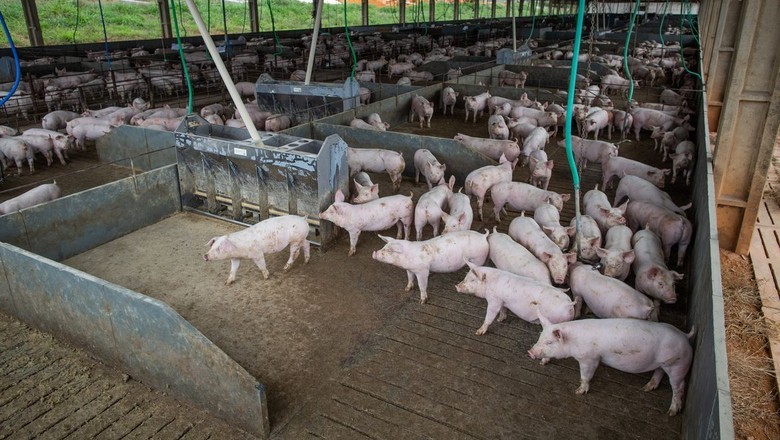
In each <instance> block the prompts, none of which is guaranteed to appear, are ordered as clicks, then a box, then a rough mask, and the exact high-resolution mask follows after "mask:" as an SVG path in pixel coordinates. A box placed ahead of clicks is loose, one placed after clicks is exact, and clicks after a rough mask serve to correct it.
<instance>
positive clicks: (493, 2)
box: [490, 0, 496, 18]
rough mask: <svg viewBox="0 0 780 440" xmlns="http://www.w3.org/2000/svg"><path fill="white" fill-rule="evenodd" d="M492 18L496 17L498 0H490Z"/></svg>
mask: <svg viewBox="0 0 780 440" xmlns="http://www.w3.org/2000/svg"><path fill="white" fill-rule="evenodd" d="M490 18H496V0H490Z"/></svg>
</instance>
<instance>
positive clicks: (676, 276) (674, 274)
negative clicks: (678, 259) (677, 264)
mask: <svg viewBox="0 0 780 440" xmlns="http://www.w3.org/2000/svg"><path fill="white" fill-rule="evenodd" d="M671 272H672V277H673V278H674V281H680V280H681V279H683V277H684V276H685V275H683V274H681V273H679V272H675V271H671Z"/></svg>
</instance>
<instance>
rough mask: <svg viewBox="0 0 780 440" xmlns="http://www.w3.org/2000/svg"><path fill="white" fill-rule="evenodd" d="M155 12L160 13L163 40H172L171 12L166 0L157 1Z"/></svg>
mask: <svg viewBox="0 0 780 440" xmlns="http://www.w3.org/2000/svg"><path fill="white" fill-rule="evenodd" d="M157 10H158V11H159V13H160V27H161V30H162V37H163V38H173V30H172V29H171V10H170V6H169V3H168V0H157Z"/></svg>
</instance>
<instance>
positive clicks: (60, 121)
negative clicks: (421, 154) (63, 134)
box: [41, 110, 79, 131]
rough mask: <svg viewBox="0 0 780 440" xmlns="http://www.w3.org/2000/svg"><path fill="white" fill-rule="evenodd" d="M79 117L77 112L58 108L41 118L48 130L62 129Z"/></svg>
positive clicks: (42, 124)
mask: <svg viewBox="0 0 780 440" xmlns="http://www.w3.org/2000/svg"><path fill="white" fill-rule="evenodd" d="M78 117H79V114H78V113H76V112H69V111H66V110H56V111H53V112H50V113H47V114H46V116H44V117H43V119H42V120H41V126H42V127H43V128H45V129H47V130H55V131H56V130H61V129H63V128H65V126H67V125H68V122H69V121H72V120H74V119H76V118H78Z"/></svg>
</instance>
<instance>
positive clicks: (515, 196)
mask: <svg viewBox="0 0 780 440" xmlns="http://www.w3.org/2000/svg"><path fill="white" fill-rule="evenodd" d="M490 198H491V199H493V213H494V214H495V216H496V221H497V222H500V221H501V215H500V214H501V210H503V209H504V206H505V205H508V206H509V208H510V209H513V210H515V211H529V212H531V211H535V210H536V208H538V207H539V206H541V205H543V204H545V203H550V204H552V205H553V206H555V208H556V209H557V210H558V211H560V210H562V209H563V202H566V201H568V200H569V199H570V198H571V195H570V194H558V193H556V192H554V191H545V190H543V189H541V188H537V187H535V186H533V185H529V184H527V183H523V182H501V183H497V184H495V185H493V187H492V188H491V189H490Z"/></svg>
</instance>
